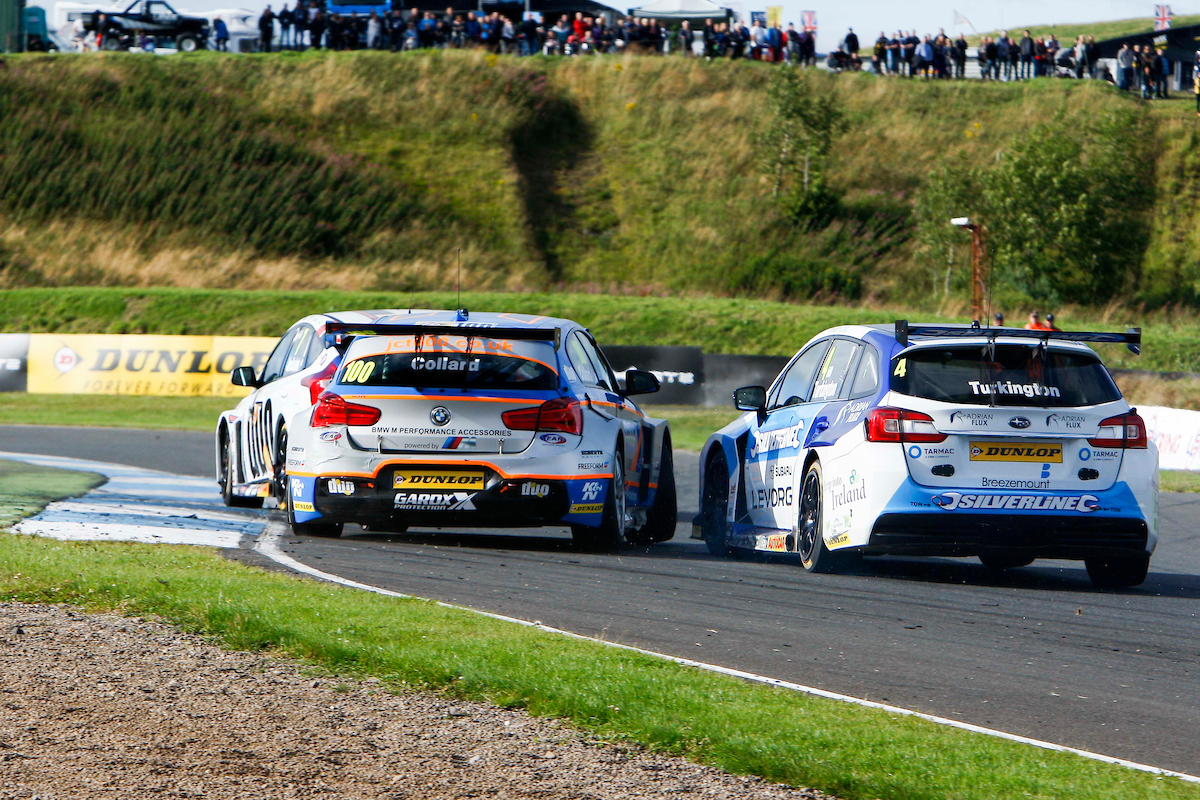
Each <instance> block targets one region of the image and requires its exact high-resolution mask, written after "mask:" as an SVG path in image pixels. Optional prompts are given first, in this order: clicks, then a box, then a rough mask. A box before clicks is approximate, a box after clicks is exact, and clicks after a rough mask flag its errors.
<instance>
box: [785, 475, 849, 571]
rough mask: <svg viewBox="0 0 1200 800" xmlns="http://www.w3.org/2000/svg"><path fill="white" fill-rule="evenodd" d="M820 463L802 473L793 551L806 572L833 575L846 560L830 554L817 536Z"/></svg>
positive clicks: (818, 526)
mask: <svg viewBox="0 0 1200 800" xmlns="http://www.w3.org/2000/svg"><path fill="white" fill-rule="evenodd" d="M821 477H822V476H821V462H820V461H814V462H813V463H812V466H810V467H809V468H808V470H807V471H806V472H805V473H804V483H802V484H801V488H800V511H799V513H798V514H797V515H796V530H795V533H794V536H795V537H796V550H797V551H798V553H799V555H800V566H802V567H804V568H805V569H806V570H808V571H809V572H837V571H838V570H840V569H842V568H843V566H844V564H845V561H846V558H845V557H844V556H843V555H842V554H841V553H832V552H830V551H829V548H827V547H826V546H825V540H824V538H822V536H821V525H822V518H821V516H822V514H821V512H822V509H821Z"/></svg>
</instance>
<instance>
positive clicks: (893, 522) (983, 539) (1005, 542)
mask: <svg viewBox="0 0 1200 800" xmlns="http://www.w3.org/2000/svg"><path fill="white" fill-rule="evenodd" d="M997 551H1013V552H1016V551H1020V552H1022V553H1027V554H1029V555H1031V556H1035V557H1037V558H1067V559H1082V558H1087V557H1089V556H1094V555H1102V554H1107V553H1113V552H1129V553H1145V552H1148V551H1149V528H1148V526H1147V524H1146V521H1145V520H1143V519H1137V518H1130V517H1085V518H1080V516H1079V515H1078V514H1076V515H1074V516H1041V515H1039V516H1036V517H1031V516H1000V515H959V516H947V515H946V514H944V513H942V512H936V513H889V514H883V515H881V516H880V517H879V518H878V519H876V521H875V525H874V526H873V528H872V530H871V537H870V540H869V541H868V543H867V545H866V547H865V548H863V551H862V552H864V553H866V554H869V555H883V554H891V555H921V556H977V555H979V554H980V553H982V552H997Z"/></svg>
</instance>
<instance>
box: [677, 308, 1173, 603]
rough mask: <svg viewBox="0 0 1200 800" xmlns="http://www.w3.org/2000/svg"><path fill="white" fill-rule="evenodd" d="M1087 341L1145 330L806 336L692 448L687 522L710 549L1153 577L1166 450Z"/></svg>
mask: <svg viewBox="0 0 1200 800" xmlns="http://www.w3.org/2000/svg"><path fill="white" fill-rule="evenodd" d="M1085 342H1094V343H1099V342H1117V343H1124V344H1126V345H1127V346H1129V348H1130V349H1131V350H1133V351H1134V352H1135V353H1136V352H1139V349H1140V344H1141V333H1140V331H1138V330H1136V329H1134V330H1131V331H1130V332H1128V333H1091V332H1064V331H1031V330H1019V329H1012V328H986V329H980V328H978V327H974V326H970V327H969V326H963V325H913V326H910V325H909V324H908V323H907V322H906V321H904V320H901V321H898V322H897V323H896V324H895V326H894V327H893V326H882V325H873V326H844V327H838V328H830V329H829V330H826V331H824V332H823V333H821V334H819V335H818V336H816V337H815V338H814V339H812V340H811V341H810V342H809V343H808V344H806V345H805V346H804V347H803V348H802V349H801V350H800V352H799V353H797V354H796V356H795V357H794V358H793V359H792V361H791V362H790V363H789V364H788V366H787V367H785V368H784V370H783V372H782V373H780V375H779V377H778V378H776V380H775V382H774V384H773V385H772V386H771V388H770V389H769V390H768V389H764V388H763V387H761V386H754V387H746V388H743V389H739V390H737V392H736V393H735V403H736V405H737V407H738V408H739V409H742V410H744V411H747V412H748V413H747V414H745V415H744V416H742V417H740V418H739V419H737V420H735V421H734V422H732V423H730V424H729V425H727V426H726V427H725V428H723V429H721V430H720V431H717V432H716V433H715V434H713V435H712V436H711V437H709V440H708V442H707V443H706V444H705V446H704V449H703V451H702V453H701V462H700V466H701V474H700V491H701V497H700V514H699V515H698V516H697V517H696V519H695V521H694V523H693V534H692V535H693V537H694V538H701V539H704V540H705V542H706V543H707V544H708V547H709V549H710V550H712V551H713V552H714V553H728V552H729V551H730V550H731V549H749V550H765V551H773V552H785V553H795V554H797V555H798V556H799V560H800V562H801V563H802V565H803V566H804V567H805V568H806V569H808V570H810V571H813V572H827V571H833V570H836V569H838V568H839V567H840V566H843V565H844V564H845V563H846V562H847V561H848V560H849V558H850V557H852V556H859V555H879V554H908V555H937V556H977V557H979V558H980V560H982V561H983V563H984V564H985V565H987V566H989V567H992V568H995V569H1007V568H1013V567H1019V566H1024V565H1026V564H1029V563H1031V562H1032V561H1033V560H1034V559H1036V558H1065V559H1082V560H1083V561H1084V563H1085V564H1086V566H1087V571H1088V575H1089V576H1090V577H1091V579H1092V581H1093V582H1094V583H1096V584H1097V585H1099V586H1103V587H1119V586H1135V585H1137V584H1140V583H1141V582H1142V581H1143V580H1145V578H1146V572H1147V568H1148V565H1149V561H1150V555H1151V553H1153V552H1154V546H1155V542H1156V532H1157V520H1158V451H1157V450H1156V449H1155V447H1154V445H1153V444H1152V443H1150V442H1148V441H1147V437H1146V426H1145V424H1144V423H1143V421H1142V419H1141V417H1139V416H1138V414H1137V412H1136V410H1135V409H1132V408H1130V406H1129V404H1128V403H1127V402H1126V401H1125V399H1124V398H1123V397H1122V396H1121V392H1120V390H1119V389H1118V388H1117V386H1116V384H1115V383H1114V382H1113V380H1112V377H1111V376H1110V375H1109V373H1108V370H1107V369H1105V367H1104V365H1103V364H1102V363H1101V361H1100V359H1099V358H1098V357H1097V356H1096V354H1095V353H1094V352H1093V351H1092V350H1091V349H1090V348H1089V347H1088V346H1087V345H1086V344H1084V343H1085Z"/></svg>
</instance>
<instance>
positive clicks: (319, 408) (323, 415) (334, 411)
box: [309, 392, 382, 428]
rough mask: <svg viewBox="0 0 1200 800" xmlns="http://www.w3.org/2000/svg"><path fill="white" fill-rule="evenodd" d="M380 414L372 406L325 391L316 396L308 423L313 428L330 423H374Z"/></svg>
mask: <svg viewBox="0 0 1200 800" xmlns="http://www.w3.org/2000/svg"><path fill="white" fill-rule="evenodd" d="M381 414H382V412H381V411H380V410H379V409H378V408H375V407H374V406H362V405H359V404H358V403H347V402H346V401H345V400H344V399H343V398H342V396H341V395H337V394H329V393H328V392H327V393H325V394H323V395H321V396H320V397H319V398H317V404H316V405H315V406H314V407H313V412H312V419H311V420H310V422H309V424H310V425H311V426H312V427H314V428H328V427H329V426H330V425H354V426H363V425H374V424H375V423H376V422H379V417H380V415H381Z"/></svg>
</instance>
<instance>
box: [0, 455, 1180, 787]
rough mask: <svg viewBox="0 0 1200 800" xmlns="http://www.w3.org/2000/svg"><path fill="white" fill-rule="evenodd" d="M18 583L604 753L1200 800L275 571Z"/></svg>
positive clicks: (152, 556) (1043, 756)
mask: <svg viewBox="0 0 1200 800" xmlns="http://www.w3.org/2000/svg"><path fill="white" fill-rule="evenodd" d="M3 480H4V479H3V478H2V477H0V482H2V481H3ZM0 576H2V577H0V597H3V598H4V599H10V600H19V601H22V602H38V603H74V604H78V605H81V606H83V607H85V608H88V609H91V610H114V609H115V610H118V611H121V612H122V613H126V614H148V615H156V616H159V617H162V618H163V619H165V620H167V621H169V622H171V623H173V624H176V625H179V626H181V627H182V628H184V629H185V630H188V631H192V632H196V633H200V634H204V635H208V636H212V637H214V638H215V639H216V640H217V641H219V642H220V643H221V644H223V645H224V646H227V647H231V648H237V649H243V650H257V651H269V652H273V653H277V654H279V655H286V656H292V657H298V658H302V659H305V660H308V661H310V662H312V663H314V664H316V665H319V666H321V667H325V668H328V669H330V670H333V671H336V672H341V673H349V674H353V675H360V676H367V675H372V676H378V677H380V678H382V679H383V680H385V681H386V682H387V683H388V684H389V685H390V686H391V687H392V688H393V689H395V690H398V691H400V690H408V689H426V690H433V691H439V692H443V693H445V694H447V695H451V696H454V697H461V698H467V699H473V700H483V701H486V702H491V703H495V704H497V705H500V706H504V707H509V708H525V709H528V710H529V711H530V712H531V713H533V714H536V715H538V716H547V717H557V718H564V719H567V720H569V721H571V722H572V723H573V724H575V725H577V726H579V727H581V728H582V729H584V730H586V731H589V732H591V733H592V734H594V735H595V736H597V737H598V738H600V739H602V740H626V741H632V742H637V743H641V744H643V745H646V746H648V747H651V748H653V749H655V750H660V751H665V752H669V753H677V754H680V755H685V756H688V757H690V758H692V759H695V760H697V761H700V762H702V763H706V764H710V765H712V766H715V767H719V768H721V769H725V770H728V771H731V772H734V773H743V774H753V775H760V776H762V777H764V778H767V779H769V780H773V781H779V782H783V783H788V784H792V785H797V786H814V787H819V788H821V789H823V790H826V791H829V792H835V793H837V794H839V795H841V796H843V797H846V798H877V797H887V798H891V800H907V799H909V798H914V799H915V798H930V799H931V800H932V798H947V797H954V798H961V799H962V800H968V799H974V798H980V799H982V798H1011V797H1029V798H1048V799H1049V798H1056V799H1057V798H1063V797H1071V798H1107V797H1111V798H1121V800H1136V799H1139V798H1196V797H1200V787H1196V786H1192V785H1189V784H1185V783H1183V782H1181V781H1177V780H1174V779H1163V778H1157V777H1155V776H1152V775H1147V774H1143V773H1138V772H1134V771H1132V770H1126V769H1122V768H1120V767H1114V766H1111V765H1108V764H1102V763H1099V762H1094V761H1088V760H1085V759H1082V758H1078V757H1075V756H1071V755H1066V754H1062V753H1055V752H1051V751H1046V750H1040V749H1036V748H1031V747H1026V746H1022V745H1018V744H1014V743H1012V742H1007V741H1003V740H1000V739H995V738H991V737H987V736H979V735H974V734H969V733H966V732H963V731H957V730H954V729H950V728H945V727H941V726H937V725H934V724H932V723H928V722H924V721H922V720H919V719H914V718H911V717H896V716H892V715H890V714H887V713H886V712H881V711H875V710H870V709H864V708H858V707H855V706H852V705H845V704H841V703H835V702H831V701H826V700H821V699H818V698H812V697H806V696H803V695H800V694H796V693H793V692H788V691H784V690H778V689H772V688H770V687H765V686H758V685H752V684H748V683H744V682H741V681H738V680H735V679H732V678H726V677H723V676H720V675H713V674H710V673H704V672H701V671H698V670H693V669H688V668H684V667H680V666H677V665H675V664H672V663H669V662H665V661H661V660H659V659H655V658H651V657H648V656H642V655H638V654H636V653H628V652H622V651H619V650H613V649H609V648H606V647H603V646H600V645H595V644H590V643H587V642H579V641H575V640H570V639H566V638H563V637H561V636H556V635H552V634H548V633H543V632H540V631H537V630H532V629H529V628H523V627H519V626H516V625H512V624H506V623H501V622H498V621H496V620H491V619H487V618H485V617H481V616H479V615H476V614H472V613H469V612H466V611H460V610H455V609H447V608H443V607H440V606H438V605H436V604H434V603H431V602H427V601H422V600H400V599H395V598H387V597H381V596H379V595H373V594H367V593H363V592H356V591H352V590H349V589H344V588H341V587H335V586H330V585H327V584H320V583H316V582H312V581H307V580H300V579H297V578H293V577H290V576H286V575H280V574H274V573H266V572H263V571H260V570H257V569H254V568H250V567H246V566H242V565H239V564H235V563H232V562H229V561H227V560H225V559H223V558H221V557H220V556H218V555H217V554H216V553H215V552H213V551H211V550H204V549H199V548H189V547H172V546H157V545H137V544H113V543H103V544H100V543H64V542H57V541H53V540H46V539H37V538H32V537H25V536H11V535H4V536H0Z"/></svg>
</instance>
